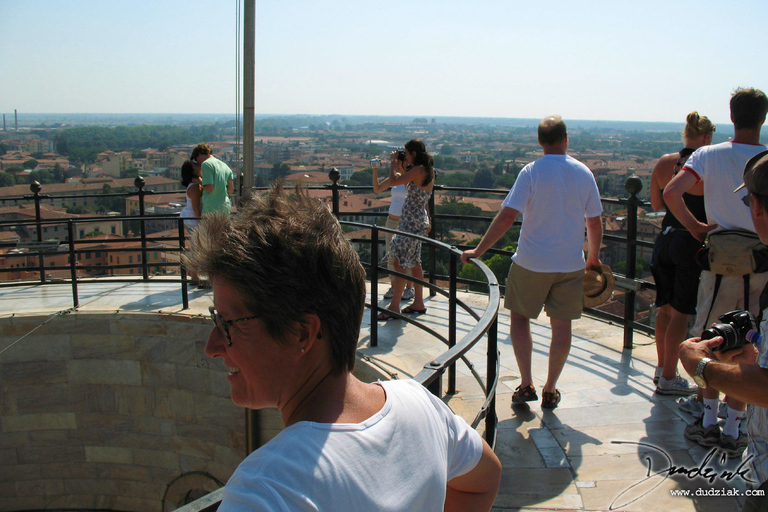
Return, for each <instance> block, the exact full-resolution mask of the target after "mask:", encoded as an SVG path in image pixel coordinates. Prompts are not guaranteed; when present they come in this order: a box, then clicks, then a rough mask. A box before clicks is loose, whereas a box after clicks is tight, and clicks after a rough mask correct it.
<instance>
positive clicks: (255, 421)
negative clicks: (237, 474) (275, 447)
mask: <svg viewBox="0 0 768 512" xmlns="http://www.w3.org/2000/svg"><path fill="white" fill-rule="evenodd" d="M262 444H263V442H262V439H261V411H255V410H253V409H246V410H245V454H246V455H248V454H250V453H252V452H254V451H256V448H258V447H259V446H261V445H262Z"/></svg>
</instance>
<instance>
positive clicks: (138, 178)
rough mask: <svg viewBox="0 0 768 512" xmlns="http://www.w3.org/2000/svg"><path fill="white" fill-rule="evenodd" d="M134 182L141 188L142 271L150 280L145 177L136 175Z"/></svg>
mask: <svg viewBox="0 0 768 512" xmlns="http://www.w3.org/2000/svg"><path fill="white" fill-rule="evenodd" d="M133 184H134V185H135V186H136V188H138V189H139V219H140V220H139V222H141V229H140V231H141V273H142V275H143V276H144V280H145V281H148V280H149V272H148V271H147V227H146V225H145V224H144V214H145V207H144V195H145V194H146V192H144V178H142V177H141V176H136V179H135V180H133Z"/></svg>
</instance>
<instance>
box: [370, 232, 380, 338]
mask: <svg viewBox="0 0 768 512" xmlns="http://www.w3.org/2000/svg"><path fill="white" fill-rule="evenodd" d="M378 316H379V228H378V226H376V224H372V225H371V346H372V347H377V346H378V345H379V322H378V320H377V318H378Z"/></svg>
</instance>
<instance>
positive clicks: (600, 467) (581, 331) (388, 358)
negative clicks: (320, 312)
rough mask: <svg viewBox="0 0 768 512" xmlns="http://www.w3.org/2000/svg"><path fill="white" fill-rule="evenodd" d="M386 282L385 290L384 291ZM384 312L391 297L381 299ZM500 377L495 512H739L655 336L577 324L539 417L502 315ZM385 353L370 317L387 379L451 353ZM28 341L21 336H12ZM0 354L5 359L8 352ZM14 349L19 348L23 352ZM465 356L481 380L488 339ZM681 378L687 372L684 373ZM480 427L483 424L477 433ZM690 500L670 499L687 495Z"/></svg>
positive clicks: (173, 304) (402, 339)
mask: <svg viewBox="0 0 768 512" xmlns="http://www.w3.org/2000/svg"><path fill="white" fill-rule="evenodd" d="M386 288H387V286H386V283H384V282H382V283H381V285H380V286H379V292H380V293H383V292H384V291H385V290H386ZM189 290H190V309H188V310H182V307H181V291H180V285H179V284H172V283H163V282H157V281H155V282H152V281H150V282H145V283H131V282H125V283H120V282H118V283H114V282H112V283H100V282H94V283H82V284H80V286H79V295H80V307H79V310H82V311H88V312H98V311H103V312H105V313H109V312H114V311H117V310H120V311H121V312H130V311H144V312H146V311H157V312H158V313H159V314H181V315H204V316H207V314H208V309H207V308H208V306H209V305H211V303H212V294H211V291H210V290H197V289H194V288H189ZM459 295H460V299H462V300H464V301H466V302H467V303H468V304H470V305H471V306H472V307H475V308H477V309H480V308H482V307H484V304H485V300H486V298H485V297H484V296H482V295H479V294H471V293H460V294H459ZM379 299H380V300H379V305H380V306H382V307H383V306H386V304H387V303H388V301H385V300H383V299H381V298H380V297H379ZM426 304H427V307H428V312H427V314H425V315H420V316H419V317H418V320H419V321H422V322H424V323H426V324H428V325H429V326H430V327H431V328H433V329H435V330H436V331H438V332H441V333H442V334H444V335H445V334H446V333H447V310H448V304H447V301H446V300H445V299H444V298H442V297H440V296H438V297H433V298H429V299H427V302H426ZM72 306H73V300H72V289H71V287H70V286H69V285H66V284H52V285H46V286H27V287H21V286H20V287H14V288H2V289H0V317H2V316H7V315H12V314H25V313H32V312H35V313H40V312H51V314H55V313H56V312H59V311H63V310H67V309H69V308H72ZM499 320H500V325H499V340H498V342H499V350H500V353H501V368H500V381H499V387H498V394H497V402H496V403H497V407H496V409H497V414H498V416H499V423H498V438H497V442H496V447H495V450H496V453H497V454H498V456H499V458H500V459H501V461H502V464H503V466H504V471H503V475H502V483H501V489H500V492H499V496H498V498H497V499H496V503H495V506H494V509H493V510H496V511H509V510H526V511H545V510H546V511H550V510H579V511H587V510H589V511H608V510H627V511H658V510H667V511H710V510H711V511H726V510H727V511H730V510H740V508H741V500H742V498H740V497H733V496H730V497H722V496H721V497H716V496H713V495H712V494H714V493H715V492H720V493H722V492H729V491H730V492H731V493H734V492H737V493H741V492H742V491H743V490H744V489H745V485H744V481H743V480H741V479H740V478H739V477H734V478H730V479H729V478H727V477H722V476H721V474H722V471H723V470H729V471H734V470H736V469H737V468H738V466H739V464H740V461H739V460H730V461H726V462H725V463H724V464H721V460H720V457H719V454H715V455H714V456H713V457H712V458H711V459H710V460H709V461H707V455H708V453H709V451H708V450H706V449H704V448H701V447H699V446H698V445H696V444H695V443H692V442H690V441H688V440H686V439H685V438H684V437H683V429H684V427H685V425H686V424H687V423H690V422H692V421H693V418H692V417H691V416H690V415H688V414H686V413H684V412H681V411H680V410H679V409H678V407H677V404H676V400H677V398H676V397H662V396H657V395H655V394H654V386H653V384H652V381H651V378H652V375H653V370H654V366H655V361H656V348H655V345H654V344H653V340H652V339H651V338H649V337H647V336H645V335H643V334H639V333H635V340H634V341H635V347H634V349H633V350H631V351H625V350H622V345H623V332H622V329H621V327H619V326H616V325H612V324H609V323H606V322H603V321H598V320H594V319H592V318H587V317H584V318H582V319H580V320H578V321H576V322H574V325H573V344H572V348H571V353H570V356H569V359H568V363H567V364H566V366H565V369H564V371H563V374H562V376H561V378H560V381H559V383H558V388H559V389H560V390H561V392H562V394H563V398H562V401H561V403H560V406H559V407H558V408H557V409H555V410H553V411H549V410H542V408H541V406H540V404H539V403H534V402H531V404H530V407H527V406H522V407H520V406H516V407H515V408H512V407H511V396H512V391H513V390H514V388H515V387H516V386H517V384H518V383H519V374H518V372H517V368H516V363H515V358H514V352H513V350H512V346H511V343H510V339H509V315H508V313H507V312H506V311H505V310H502V311H501V313H500V315H499ZM458 323H459V331H460V332H459V335H458V339H461V336H462V335H463V334H464V333H465V332H467V331H468V330H469V328H470V327H471V326H472V325H473V324H474V321H473V320H471V318H470V317H469V315H467V314H460V315H459V318H458ZM378 325H379V346H378V347H371V346H370V342H369V332H370V331H369V329H370V315H369V312H368V311H367V312H366V315H365V317H364V320H363V329H362V333H361V340H360V348H359V353H360V355H361V357H366V358H368V359H369V360H370V361H371V362H372V363H373V364H376V365H377V366H378V367H379V368H381V369H382V370H383V371H385V372H386V373H389V374H390V375H392V376H396V377H398V378H405V377H409V376H412V375H415V374H417V373H418V372H419V371H420V370H421V369H422V367H423V366H424V364H425V363H427V362H429V361H430V360H431V358H433V357H435V356H436V355H438V354H440V353H442V352H444V351H445V347H444V346H443V345H442V344H441V343H440V342H437V341H436V340H435V339H434V338H432V337H431V336H429V335H428V334H425V333H424V332H423V331H420V330H418V329H417V328H416V327H415V326H413V325H411V324H409V323H406V322H404V321H401V320H389V321H388V322H379V324H378ZM532 331H533V338H534V339H533V341H534V353H533V369H534V380H535V384H536V387H537V390H538V391H539V394H541V387H542V386H543V384H544V380H545V379H546V370H547V354H548V348H549V336H550V330H549V323H548V321H547V318H546V316H545V315H544V314H542V315H541V317H540V318H539V319H537V320H535V321H534V322H533V323H532ZM18 343H22V344H23V339H21V340H19V341H17V344H18ZM6 348H7V347H0V359H1V358H2V357H3V356H2V350H4V349H6ZM16 348H18V347H14V349H16ZM467 359H468V360H469V361H470V362H471V363H472V364H473V365H474V366H475V368H476V370H477V371H478V372H479V373H480V374H481V375H485V365H486V362H485V341H484V340H483V341H481V342H480V343H479V344H478V346H477V347H475V348H474V349H472V350H471V351H470V353H469V355H468V356H467ZM680 371H681V373H684V372H683V370H682V368H680ZM457 374H458V376H457V394H456V395H454V396H451V397H450V398H449V400H448V403H449V404H450V405H451V407H452V408H453V409H454V411H456V412H457V413H459V414H461V415H462V416H464V417H465V418H466V419H467V420H468V421H469V420H471V419H472V418H473V417H474V415H475V414H476V412H477V411H478V410H479V405H480V404H481V403H482V391H481V389H480V387H479V385H478V384H477V383H476V382H475V380H474V378H473V377H472V375H471V373H470V372H469V370H468V369H467V367H466V365H464V364H459V365H458V367H457ZM478 429H479V430H480V431H483V424H482V423H481V425H480V426H479V427H478ZM673 466H674V467H676V468H679V469H687V470H694V469H695V468H698V467H701V468H702V469H704V468H706V467H708V468H711V470H710V474H712V473H714V474H716V475H717V476H716V477H715V478H713V479H711V481H710V480H708V479H705V478H702V477H694V476H693V474H694V473H690V474H691V476H690V477H689V475H688V474H676V475H674V476H669V472H670V471H669V470H670V468H671V467H673ZM685 491H688V492H689V493H690V495H689V496H687V497H686V496H680V495H673V493H679V492H685Z"/></svg>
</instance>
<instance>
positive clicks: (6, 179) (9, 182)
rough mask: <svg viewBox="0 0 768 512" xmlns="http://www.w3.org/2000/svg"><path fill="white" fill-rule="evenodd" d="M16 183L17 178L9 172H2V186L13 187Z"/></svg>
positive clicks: (0, 176)
mask: <svg viewBox="0 0 768 512" xmlns="http://www.w3.org/2000/svg"><path fill="white" fill-rule="evenodd" d="M15 184H16V178H14V177H13V174H11V173H8V172H0V187H12V186H13V185H15Z"/></svg>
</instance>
